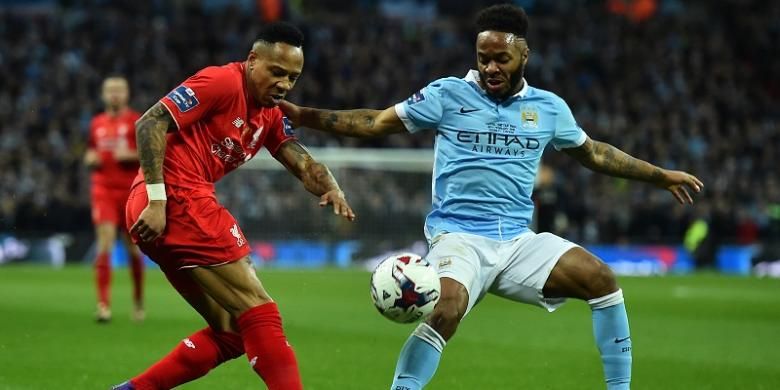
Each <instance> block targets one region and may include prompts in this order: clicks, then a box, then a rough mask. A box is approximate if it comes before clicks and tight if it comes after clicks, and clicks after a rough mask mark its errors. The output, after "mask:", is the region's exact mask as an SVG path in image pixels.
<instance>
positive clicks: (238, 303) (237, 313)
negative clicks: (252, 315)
mask: <svg viewBox="0 0 780 390" xmlns="http://www.w3.org/2000/svg"><path fill="white" fill-rule="evenodd" d="M270 302H273V300H272V299H271V297H269V296H268V295H266V294H264V293H259V292H252V293H247V294H241V295H240V296H238V297H237V299H236V300H235V301H234V302H231V303H230V304H228V307H225V310H227V311H228V313H230V315H231V317H233V318H238V317H241V315H242V314H244V313H245V312H247V311H248V310H249V309H251V308H253V307H257V306H261V305H265V304H266V303H270Z"/></svg>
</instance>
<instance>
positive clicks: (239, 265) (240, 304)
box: [189, 256, 272, 318]
mask: <svg viewBox="0 0 780 390" xmlns="http://www.w3.org/2000/svg"><path fill="white" fill-rule="evenodd" d="M189 273H190V275H192V278H193V279H194V280H195V281H196V282H197V283H198V284H199V285H200V286H201V288H203V290H204V291H205V292H206V294H208V295H209V296H210V297H211V298H213V299H214V300H215V301H216V302H217V303H219V304H220V306H222V307H223V308H225V310H227V311H228V312H229V313H230V314H231V315H233V316H234V317H236V318H237V317H238V316H240V315H241V314H243V313H244V312H245V311H246V310H249V309H251V308H252V307H255V306H258V305H262V304H264V303H268V302H271V301H272V299H271V297H270V296H269V295H268V293H267V292H266V291H265V288H264V287H263V285H262V283H260V279H259V278H258V277H257V273H256V272H255V268H254V266H253V265H252V261H251V260H250V259H249V256H246V257H243V258H242V259H240V260H238V261H233V262H230V263H226V264H221V265H217V266H202V267H194V268H190V269H189Z"/></svg>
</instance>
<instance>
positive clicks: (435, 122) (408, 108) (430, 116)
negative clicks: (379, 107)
mask: <svg viewBox="0 0 780 390" xmlns="http://www.w3.org/2000/svg"><path fill="white" fill-rule="evenodd" d="M395 113H396V114H397V115H398V117H399V118H401V121H402V122H403V123H404V126H405V127H406V130H408V131H409V132H410V133H415V132H418V131H420V130H424V129H435V128H436V127H438V126H439V122H441V118H442V113H443V108H442V83H441V82H439V81H434V82H432V83H430V84H428V85H427V86H426V87H425V88H423V89H421V90H420V91H418V92H415V93H414V95H412V96H410V97H409V98H408V99H406V100H405V101H403V102H401V103H398V104H396V105H395Z"/></svg>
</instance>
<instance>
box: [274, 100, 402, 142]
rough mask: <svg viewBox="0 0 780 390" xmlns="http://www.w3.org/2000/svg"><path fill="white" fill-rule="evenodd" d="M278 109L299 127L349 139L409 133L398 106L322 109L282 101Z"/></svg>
mask: <svg viewBox="0 0 780 390" xmlns="http://www.w3.org/2000/svg"><path fill="white" fill-rule="evenodd" d="M279 108H281V109H282V111H284V113H285V115H286V116H287V118H288V119H290V121H292V122H293V124H295V126H296V127H300V126H303V127H308V128H311V129H317V130H322V131H326V132H328V133H332V134H336V135H343V136H347V137H377V136H382V135H388V134H393V133H401V132H404V131H405V130H406V128H405V127H404V124H403V122H401V118H399V117H398V114H396V113H395V107H388V108H386V109H384V110H368V109H358V110H344V111H332V110H320V109H316V108H310V107H300V106H296V105H295V104H292V103H290V102H288V101H286V100H285V101H282V102H281V103H280V104H279Z"/></svg>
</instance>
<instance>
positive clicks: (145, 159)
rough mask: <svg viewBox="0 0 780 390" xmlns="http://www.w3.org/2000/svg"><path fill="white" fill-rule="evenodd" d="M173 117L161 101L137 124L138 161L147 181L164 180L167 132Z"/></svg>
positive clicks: (156, 181)
mask: <svg viewBox="0 0 780 390" xmlns="http://www.w3.org/2000/svg"><path fill="white" fill-rule="evenodd" d="M170 123H171V117H170V114H169V113H168V110H166V109H165V108H164V107H162V105H161V104H160V103H157V104H155V105H154V106H152V108H150V109H149V111H147V112H146V113H145V114H144V115H143V116H142V117H141V119H139V120H138V123H137V124H136V130H135V137H136V143H137V144H138V161H139V163H140V164H141V171H142V172H143V174H144V179H145V181H146V182H147V183H162V182H163V168H162V167H163V161H164V159H165V144H166V140H165V134H166V133H167V132H168V127H169V126H170Z"/></svg>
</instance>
